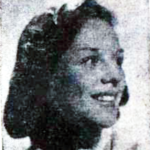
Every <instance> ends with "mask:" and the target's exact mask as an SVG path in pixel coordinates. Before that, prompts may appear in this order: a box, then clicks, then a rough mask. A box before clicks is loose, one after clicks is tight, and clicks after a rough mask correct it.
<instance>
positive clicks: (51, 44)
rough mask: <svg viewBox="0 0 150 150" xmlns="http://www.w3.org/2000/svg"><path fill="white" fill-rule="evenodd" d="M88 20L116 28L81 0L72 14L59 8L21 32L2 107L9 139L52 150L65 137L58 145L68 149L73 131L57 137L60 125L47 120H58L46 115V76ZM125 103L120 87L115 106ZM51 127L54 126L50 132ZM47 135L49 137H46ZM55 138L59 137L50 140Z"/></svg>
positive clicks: (108, 14)
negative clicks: (5, 98)
mask: <svg viewBox="0 0 150 150" xmlns="http://www.w3.org/2000/svg"><path fill="white" fill-rule="evenodd" d="M91 18H97V19H100V20H102V21H105V22H107V23H108V24H109V25H110V26H114V24H115V22H116V19H115V17H114V16H113V15H112V13H111V12H110V11H108V10H107V9H106V8H104V7H102V6H100V5H99V4H97V2H96V1H94V0H86V1H85V2H83V3H82V4H81V5H80V6H79V7H77V8H76V9H75V10H72V11H68V10H67V9H66V4H65V5H63V6H62V7H61V8H60V9H59V11H58V12H57V13H54V14H51V13H44V14H42V15H39V16H36V17H34V18H33V19H32V20H31V21H30V22H29V24H28V25H27V26H26V28H25V29H24V31H23V32H22V35H21V37H20V40H19V44H18V51H17V59H16V63H15V68H14V71H13V77H12V79H11V81H10V88H9V95H8V98H7V102H6V105H5V112H4V124H5V127H6V129H7V131H8V133H9V134H10V136H12V137H13V138H21V137H25V136H30V137H31V140H32V144H33V145H36V146H35V147H41V148H44V149H45V150H46V149H48V145H51V146H50V147H51V149H53V148H54V149H56V147H57V146H58V145H59V144H58V145H57V141H60V140H59V139H60V138H61V139H62V137H61V135H63V136H65V138H66V137H67V136H68V138H66V140H65V139H64V141H63V142H62V143H61V144H62V145H63V144H65V145H67V143H69V142H70V143H71V145H74V144H73V143H72V142H71V141H70V140H68V139H69V138H72V137H71V135H72V134H75V133H73V132H74V131H71V133H70V129H68V130H67V132H65V133H63V134H61V132H60V131H61V130H60V129H61V128H60V126H62V125H61V124H62V122H63V121H62V120H63V119H62V118H61V119H60V118H59V117H58V118H59V119H58V118H57V117H53V116H58V115H59V114H57V112H56V111H51V112H50V111H49V109H50V108H48V107H50V106H49V105H48V104H47V101H49V100H47V96H46V95H47V92H48V89H49V88H50V82H51V75H54V74H56V73H57V67H58V66H57V65H58V62H59V60H60V59H61V57H62V55H63V54H64V53H65V52H66V51H67V50H68V48H69V47H70V46H71V44H72V42H73V41H74V39H75V38H76V36H77V35H78V33H80V29H81V27H82V26H83V24H84V23H85V22H86V21H87V20H88V19H91ZM127 99H128V94H127V87H126V88H125V92H124V97H123V99H122V101H121V103H120V104H121V105H122V104H125V103H126V102H127ZM52 110H53V109H52ZM47 114H49V115H47ZM58 120H59V121H58ZM60 120H61V121H60ZM56 124H57V125H56ZM58 124H59V125H58ZM54 126H55V127H56V126H57V130H55V131H54V130H53V128H55V127H54ZM65 126H67V125H66V123H65V122H63V127H65ZM72 128H73V127H72ZM52 131H54V132H53V134H50V133H51V132H52ZM58 134H59V135H60V136H57V137H52V136H53V135H58ZM74 137H77V136H74ZM47 139H48V140H47ZM67 140H68V141H67ZM73 140H74V141H76V140H77V139H76V138H75V139H73ZM70 143H69V144H70ZM88 143H89V145H90V144H92V141H90V140H89V139H88ZM69 144H68V145H69ZM80 145H82V146H80V147H83V148H84V147H88V146H84V144H83V143H80ZM62 149H63V148H62ZM68 149H73V148H68Z"/></svg>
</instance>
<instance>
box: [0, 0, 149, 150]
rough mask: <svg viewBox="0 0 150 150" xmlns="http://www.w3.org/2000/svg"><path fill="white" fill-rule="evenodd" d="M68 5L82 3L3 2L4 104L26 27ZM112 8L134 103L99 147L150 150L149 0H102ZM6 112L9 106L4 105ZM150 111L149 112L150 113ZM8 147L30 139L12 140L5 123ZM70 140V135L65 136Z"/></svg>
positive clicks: (22, 148)
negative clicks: (34, 18)
mask: <svg viewBox="0 0 150 150" xmlns="http://www.w3.org/2000/svg"><path fill="white" fill-rule="evenodd" d="M66 2H67V3H68V7H69V8H74V7H75V5H78V4H80V3H81V1H79V0H78V1H71V0H63V1H62V0H57V2H56V1H54V0H51V1H50V0H43V1H42V2H41V0H22V1H19V0H13V1H12V0H5V1H4V0H3V2H2V10H3V11H2V18H3V20H2V68H1V69H2V79H1V87H2V90H1V91H2V108H4V104H5V102H6V97H7V94H8V87H9V79H10V77H11V73H12V70H13V67H14V63H15V57H16V50H17V44H18V39H19V37H20V35H21V32H22V30H23V29H24V27H25V25H27V24H28V22H29V21H30V20H31V19H32V18H33V17H34V16H35V15H37V14H41V13H42V12H44V11H45V10H47V11H49V8H50V7H53V6H56V7H57V8H59V7H60V6H61V5H62V4H64V3H66ZM98 2H100V4H102V5H104V6H105V7H106V8H108V9H110V10H112V11H113V12H114V13H115V14H116V17H117V19H118V22H119V24H118V25H117V27H116V31H117V33H118V35H119V38H120V42H121V46H122V47H123V48H124V49H125V61H124V65H123V67H124V70H125V73H126V80H127V83H128V85H129V91H130V101H129V103H128V104H127V105H126V106H125V107H122V109H121V118H120V120H119V121H118V123H117V124H116V125H115V126H113V127H112V128H109V129H104V130H103V133H102V137H101V142H100V143H99V144H98V146H97V149H95V150H110V144H111V141H112V140H113V143H114V149H113V150H136V149H138V150H149V149H150V136H149V135H150V128H149V126H150V112H149V109H150V102H149V100H150V93H149V91H150V86H149V85H150V78H149V76H150V72H149V70H148V67H149V58H148V56H149V54H148V38H147V37H148V1H147V0H139V1H138V2H137V1H136V0H126V1H123V0H106V1H103V0H98ZM2 111H3V109H2ZM148 113H149V114H148ZM2 137H3V146H4V150H26V149H27V148H28V147H29V145H30V141H29V139H28V138H25V139H12V138H10V137H9V135H8V134H7V132H6V130H5V128H4V127H3V134H2ZM64 138H65V137H64Z"/></svg>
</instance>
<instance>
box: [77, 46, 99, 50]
mask: <svg viewBox="0 0 150 150" xmlns="http://www.w3.org/2000/svg"><path fill="white" fill-rule="evenodd" d="M80 50H90V51H98V50H99V48H92V47H82V48H80Z"/></svg>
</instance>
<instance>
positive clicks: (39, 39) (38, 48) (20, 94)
mask: <svg viewBox="0 0 150 150" xmlns="http://www.w3.org/2000/svg"><path fill="white" fill-rule="evenodd" d="M53 25H54V22H53V16H52V15H51V14H42V15H40V16H36V17H34V18H33V19H32V20H31V22H30V23H29V24H28V25H27V26H26V28H25V30H24V31H23V33H22V35H21V38H20V41H19V45H18V51H17V60H16V64H15V68H14V71H13V77H12V79H11V81H10V88H9V94H8V97H7V102H6V105H5V111H4V125H5V127H6V129H7V131H8V133H9V134H10V136H12V137H14V138H21V137H25V136H29V135H30V134H31V133H33V131H35V129H36V130H38V131H40V128H42V126H43V125H42V123H43V124H44V122H45V120H46V115H45V106H46V103H47V97H46V95H47V89H48V86H49V85H48V71H47V69H48V68H47V55H49V51H48V50H47V45H48V44H47V45H46V42H45V39H46V41H48V40H47V37H45V36H46V35H47V36H51V35H52V33H51V30H53ZM46 33H49V35H48V34H46ZM48 39H49V38H48ZM49 40H50V39H49ZM38 128H39V129H38Z"/></svg>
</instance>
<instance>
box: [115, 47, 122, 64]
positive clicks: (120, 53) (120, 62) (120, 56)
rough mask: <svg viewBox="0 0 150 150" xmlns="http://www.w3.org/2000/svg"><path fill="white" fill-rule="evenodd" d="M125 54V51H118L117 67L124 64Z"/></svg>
mask: <svg viewBox="0 0 150 150" xmlns="http://www.w3.org/2000/svg"><path fill="white" fill-rule="evenodd" d="M123 52H124V50H123V49H119V50H118V51H117V57H116V61H117V65H118V66H121V65H122V64H123V59H124V57H123Z"/></svg>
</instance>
